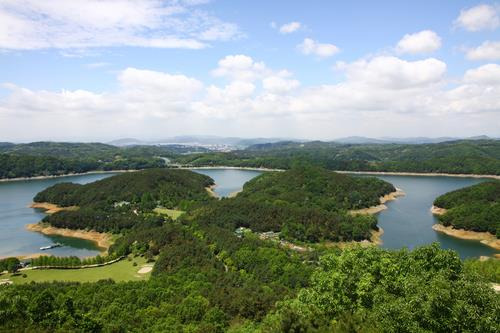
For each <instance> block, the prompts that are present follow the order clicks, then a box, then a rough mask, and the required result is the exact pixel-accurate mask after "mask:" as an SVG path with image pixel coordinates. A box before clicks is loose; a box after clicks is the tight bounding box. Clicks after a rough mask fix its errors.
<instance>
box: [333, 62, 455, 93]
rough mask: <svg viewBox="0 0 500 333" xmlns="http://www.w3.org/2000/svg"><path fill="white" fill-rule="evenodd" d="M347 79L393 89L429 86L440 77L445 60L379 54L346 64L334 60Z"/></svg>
mask: <svg viewBox="0 0 500 333" xmlns="http://www.w3.org/2000/svg"><path fill="white" fill-rule="evenodd" d="M336 68H337V69H339V70H343V71H344V72H345V75H346V77H347V79H348V81H349V82H356V83H358V84H363V85H368V86H373V87H385V88H390V89H394V90H399V89H407V88H414V87H419V86H420V87H421V86H429V85H432V84H435V83H439V82H441V81H442V79H443V76H444V74H445V72H446V64H445V63H444V62H442V61H440V60H437V59H435V58H429V59H425V60H418V61H405V60H402V59H399V58H397V57H390V56H379V57H375V58H373V59H370V60H358V61H355V62H353V63H350V64H345V63H342V62H339V63H337V65H336Z"/></svg>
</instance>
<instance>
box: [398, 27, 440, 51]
mask: <svg viewBox="0 0 500 333" xmlns="http://www.w3.org/2000/svg"><path fill="white" fill-rule="evenodd" d="M440 47H441V37H439V36H438V34H436V33H435V32H434V31H431V30H423V31H420V32H417V33H414V34H406V35H404V37H403V38H402V39H401V40H400V41H399V42H398V44H397V45H396V51H397V52H398V53H409V54H421V53H430V52H434V51H436V50H438V49H439V48H440Z"/></svg>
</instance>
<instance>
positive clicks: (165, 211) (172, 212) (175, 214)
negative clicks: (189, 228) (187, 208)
mask: <svg viewBox="0 0 500 333" xmlns="http://www.w3.org/2000/svg"><path fill="white" fill-rule="evenodd" d="M154 212H155V213H157V214H161V215H167V216H168V217H170V218H171V219H172V220H176V219H177V218H178V217H179V216H181V215H182V214H184V211H182V210H175V209H168V208H162V207H158V208H155V209H154Z"/></svg>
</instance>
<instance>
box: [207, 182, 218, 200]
mask: <svg viewBox="0 0 500 333" xmlns="http://www.w3.org/2000/svg"><path fill="white" fill-rule="evenodd" d="M216 187H217V185H216V184H214V185H210V186H208V187H205V190H207V192H208V194H209V195H210V196H211V197H213V198H217V199H219V195H218V194H217V193H215V188H216Z"/></svg>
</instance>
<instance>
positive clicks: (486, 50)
mask: <svg viewBox="0 0 500 333" xmlns="http://www.w3.org/2000/svg"><path fill="white" fill-rule="evenodd" d="M465 56H466V57H467V59H469V60H500V41H499V42H491V41H489V40H487V41H485V42H483V43H482V44H481V45H479V46H478V47H476V48H474V49H468V50H467V51H466V54H465Z"/></svg>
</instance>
